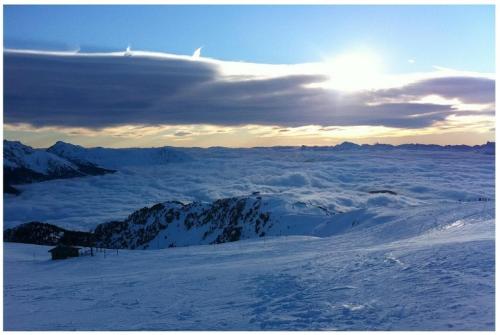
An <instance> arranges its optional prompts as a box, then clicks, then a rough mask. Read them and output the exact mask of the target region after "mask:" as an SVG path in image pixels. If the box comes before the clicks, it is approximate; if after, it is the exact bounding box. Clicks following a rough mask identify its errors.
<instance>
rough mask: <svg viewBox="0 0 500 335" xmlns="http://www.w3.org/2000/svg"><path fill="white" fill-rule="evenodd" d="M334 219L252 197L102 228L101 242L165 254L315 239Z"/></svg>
mask: <svg viewBox="0 0 500 335" xmlns="http://www.w3.org/2000/svg"><path fill="white" fill-rule="evenodd" d="M332 215H334V213H332V212H330V211H328V210H327V209H325V208H322V207H320V206H315V205H312V204H306V203H287V202H286V201H284V200H283V199H281V198H279V197H276V196H271V195H264V196H262V195H260V194H252V195H250V196H242V197H232V198H226V199H219V200H216V201H214V202H212V203H204V202H192V203H189V204H183V203H181V202H178V201H168V202H164V203H159V204H156V205H154V206H152V207H149V208H148V207H145V208H142V209H140V210H138V211H136V212H134V213H132V214H131V215H130V216H129V217H128V218H127V219H126V220H124V221H113V222H108V223H104V224H101V225H98V226H97V227H96V229H95V231H94V232H95V236H96V240H97V241H99V243H100V245H101V246H103V247H107V248H124V249H163V248H167V247H176V246H189V245H201V244H219V243H224V242H233V241H238V240H244V239H249V238H257V237H264V236H281V235H313V231H314V229H315V228H317V227H318V225H320V224H321V223H323V222H324V221H325V220H327V219H328V218H329V217H330V216H332Z"/></svg>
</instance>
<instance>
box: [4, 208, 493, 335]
mask: <svg viewBox="0 0 500 335" xmlns="http://www.w3.org/2000/svg"><path fill="white" fill-rule="evenodd" d="M449 210H451V211H447V212H446V213H443V211H442V209H441V208H439V206H434V207H432V206H431V207H427V208H422V209H419V210H414V211H411V212H409V213H408V214H407V216H406V217H405V218H400V219H397V220H395V221H393V222H392V223H387V224H384V225H378V226H373V227H371V228H365V229H360V230H357V231H352V232H349V233H346V234H341V235H336V236H332V237H327V238H313V237H300V236H288V237H276V238H270V239H265V240H263V239H260V240H247V241H240V242H234V243H225V244H220V245H215V246H195V247H184V248H173V249H162V250H148V251H125V250H120V251H119V253H118V254H116V253H115V251H112V250H108V251H107V252H106V255H104V253H98V254H97V257H81V258H76V259H71V260H66V261H56V262H54V261H50V260H48V259H47V249H48V247H43V246H34V245H24V244H14V243H6V244H5V245H4V269H5V270H4V327H5V329H6V330H28V329H30V330H96V329H97V330H146V329H147V330H174V329H183V330H189V329H192V330H198V329H200V330H201V329H205V330H207V329H210V330H222V329H224V330H235V329H236V330H241V329H246V330H261V329H263V330H271V329H274V330H290V329H350V330H352V329H370V330H458V329H460V330H465V329H480V330H493V329H494V290H495V288H494V220H493V218H492V216H493V209H492V204H486V205H485V204H483V203H470V204H466V205H455V206H453V207H450V208H449ZM386 225H387V226H386ZM407 227H408V228H410V231H411V233H408V232H407V230H406V228H407ZM420 229H423V231H422V232H421V233H418V232H419V230H420ZM408 235H413V236H410V237H407V236H408Z"/></svg>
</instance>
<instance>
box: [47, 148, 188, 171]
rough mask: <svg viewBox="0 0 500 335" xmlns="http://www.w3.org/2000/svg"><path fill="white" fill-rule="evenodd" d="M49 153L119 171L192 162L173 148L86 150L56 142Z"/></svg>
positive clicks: (186, 155) (48, 150)
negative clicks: (141, 166) (124, 168)
mask: <svg viewBox="0 0 500 335" xmlns="http://www.w3.org/2000/svg"><path fill="white" fill-rule="evenodd" d="M47 152H50V153H53V154H56V155H58V156H60V157H64V158H66V159H68V160H71V161H72V162H79V161H85V162H92V163H94V164H97V165H99V166H104V167H107V168H112V169H118V168H120V167H122V166H133V165H163V164H169V163H175V162H184V161H188V160H190V156H189V155H188V154H186V153H184V152H182V151H181V150H177V149H174V148H171V147H159V148H127V149H112V148H102V147H97V148H84V147H82V146H79V145H74V144H70V143H65V142H62V141H58V142H56V143H55V144H54V145H53V146H51V147H50V148H48V149H47Z"/></svg>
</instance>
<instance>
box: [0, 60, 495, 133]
mask: <svg viewBox="0 0 500 335" xmlns="http://www.w3.org/2000/svg"><path fill="white" fill-rule="evenodd" d="M238 66H240V68H241V69H242V71H241V73H238V71H237V69H238ZM274 68H275V69H276V71H275V72H273V69H274ZM228 69H229V71H228ZM249 69H252V70H251V71H249ZM259 69H263V73H264V72H265V75H262V73H259ZM305 69H308V70H307V71H306V70H305ZM311 69H312V70H311ZM228 73H230V74H228ZM445 73H446V75H436V74H435V73H432V74H429V75H428V76H427V77H426V76H420V77H419V80H418V81H415V80H414V81H409V82H406V83H402V84H400V85H399V86H398V87H392V88H383V89H382V88H379V89H373V90H370V91H366V90H364V91H358V92H349V93H346V92H342V91H339V90H335V89H331V88H328V87H327V85H323V84H324V83H327V82H328V80H329V77H328V76H326V75H325V74H324V72H322V71H321V65H320V64H316V65H315V66H312V65H310V64H309V65H308V66H306V65H304V64H302V65H297V66H284V65H276V66H273V65H269V64H263V65H262V66H260V65H258V64H248V63H238V62H223V61H217V60H212V59H207V58H199V59H196V60H193V59H192V58H191V57H190V56H175V55H166V54H154V53H145V52H136V51H134V52H133V53H132V56H130V57H124V56H123V53H105V54H104V53H101V54H97V53H96V54H78V53H72V54H64V53H50V52H45V53H43V52H19V51H6V52H4V121H5V123H7V124H29V125H32V126H33V127H50V126H52V127H79V128H87V129H103V128H108V127H118V126H126V125H135V126H138V125H140V126H157V125H183V124H185V125H187V124H212V125H219V126H241V125H246V124H256V125H279V126H282V127H299V126H304V125H320V126H324V127H328V126H364V125H370V126H387V127H399V128H420V127H427V126H430V125H432V124H435V123H437V122H442V121H443V120H445V119H447V118H448V117H450V116H452V115H456V114H457V113H458V112H457V108H456V106H454V105H453V104H451V103H450V104H446V103H445V104H443V103H431V102H422V101H420V102H418V101H417V100H419V99H420V100H423V101H425V100H424V99H423V98H424V97H426V96H428V95H438V96H441V97H444V98H447V99H456V100H458V101H459V102H462V103H465V104H466V103H470V104H488V105H491V106H493V104H494V89H495V82H494V80H493V79H490V78H487V77H484V76H480V75H477V76H474V75H452V74H448V72H445ZM322 85H323V86H322ZM415 101H417V102H415ZM460 113H462V114H464V113H467V111H462V110H461V111H460ZM471 113H472V112H471ZM186 135H188V134H181V135H178V136H179V137H182V136H186Z"/></svg>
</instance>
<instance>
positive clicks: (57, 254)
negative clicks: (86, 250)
mask: <svg viewBox="0 0 500 335" xmlns="http://www.w3.org/2000/svg"><path fill="white" fill-rule="evenodd" d="M79 250H80V248H77V247H72V246H69V245H58V246H57V247H55V248H52V249H50V250H49V252H50V253H51V254H52V259H66V258H69V257H78V256H80V252H79Z"/></svg>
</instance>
